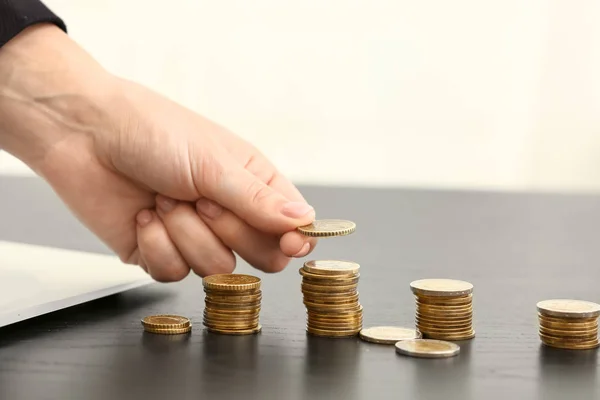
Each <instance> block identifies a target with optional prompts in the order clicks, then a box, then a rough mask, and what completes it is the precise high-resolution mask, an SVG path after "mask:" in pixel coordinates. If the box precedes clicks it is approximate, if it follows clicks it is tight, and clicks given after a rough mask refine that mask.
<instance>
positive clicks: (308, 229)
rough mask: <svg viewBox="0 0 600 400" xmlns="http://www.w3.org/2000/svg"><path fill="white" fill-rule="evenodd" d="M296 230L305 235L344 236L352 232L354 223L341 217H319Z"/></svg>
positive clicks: (354, 228)
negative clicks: (319, 218)
mask: <svg viewBox="0 0 600 400" xmlns="http://www.w3.org/2000/svg"><path fill="white" fill-rule="evenodd" d="M297 230H298V232H300V233H302V234H303V235H306V236H314V237H331V236H344V235H349V234H351V233H353V232H354V231H355V230H356V224H355V223H354V222H352V221H346V220H343V219H321V220H316V221H314V222H313V223H312V224H309V225H305V226H301V227H299V228H298V229H297Z"/></svg>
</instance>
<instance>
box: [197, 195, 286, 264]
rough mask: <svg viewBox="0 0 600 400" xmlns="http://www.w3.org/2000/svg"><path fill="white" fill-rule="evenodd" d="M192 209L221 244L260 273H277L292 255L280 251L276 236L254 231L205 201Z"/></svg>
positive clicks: (216, 205)
mask: <svg viewBox="0 0 600 400" xmlns="http://www.w3.org/2000/svg"><path fill="white" fill-rule="evenodd" d="M196 209H197V211H198V215H200V217H201V218H202V220H203V221H204V222H205V223H206V224H207V225H208V226H209V227H210V229H211V230H212V231H213V232H215V234H216V235H217V236H219V238H221V240H222V241H223V243H224V244H225V245H226V246H228V247H230V248H231V249H232V250H234V251H235V252H236V253H237V254H239V256H240V257H242V258H243V259H244V260H246V261H247V262H248V263H249V264H251V265H252V266H254V267H255V268H257V269H260V270H262V271H264V272H279V271H281V270H283V269H284V268H285V267H286V266H287V265H288V263H289V261H290V256H292V255H293V254H285V253H283V252H282V251H281V249H280V248H279V238H278V237H277V236H276V235H270V234H266V233H264V232H260V231H258V230H257V229H256V228H254V227H252V226H250V225H248V224H246V223H245V222H244V221H243V220H241V219H240V218H238V217H237V216H236V215H235V214H234V213H232V212H231V211H228V210H225V209H223V208H222V207H221V206H220V205H218V204H216V203H215V202H213V201H210V200H208V199H204V198H203V199H200V200H198V201H197V202H196ZM295 253H296V252H295Z"/></svg>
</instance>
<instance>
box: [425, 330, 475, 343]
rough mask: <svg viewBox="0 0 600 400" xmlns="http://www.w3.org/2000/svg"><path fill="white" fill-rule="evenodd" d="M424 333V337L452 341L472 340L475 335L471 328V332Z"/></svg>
mask: <svg viewBox="0 0 600 400" xmlns="http://www.w3.org/2000/svg"><path fill="white" fill-rule="evenodd" d="M422 333H423V337H424V338H428V339H438V340H446V341H448V340H450V341H461V340H470V339H473V338H474V337H475V331H474V330H471V331H470V332H466V333H461V334H448V333H433V332H432V333H429V332H428V333H425V332H422Z"/></svg>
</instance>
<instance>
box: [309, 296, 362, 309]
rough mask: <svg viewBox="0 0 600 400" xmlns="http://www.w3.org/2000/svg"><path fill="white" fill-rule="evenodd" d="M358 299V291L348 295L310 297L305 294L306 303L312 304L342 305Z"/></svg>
mask: <svg viewBox="0 0 600 400" xmlns="http://www.w3.org/2000/svg"><path fill="white" fill-rule="evenodd" d="M357 301H358V293H356V294H353V295H350V296H348V297H309V296H306V295H305V296H304V303H305V304H311V305H314V306H318V305H323V304H331V305H334V304H337V305H342V304H348V303H354V302H357Z"/></svg>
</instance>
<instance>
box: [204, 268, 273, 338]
mask: <svg viewBox="0 0 600 400" xmlns="http://www.w3.org/2000/svg"><path fill="white" fill-rule="evenodd" d="M202 283H203V286H204V292H205V293H206V297H205V300H204V301H205V306H206V307H205V308H204V321H203V322H204V326H205V327H206V328H207V330H208V331H210V332H214V333H222V334H228V335H248V334H252V333H257V332H260V330H261V326H260V324H259V314H260V304H261V299H262V292H261V290H260V283H261V281H260V278H257V277H255V276H251V275H242V274H220V275H211V276H207V277H205V278H204V279H203V280H202Z"/></svg>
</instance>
